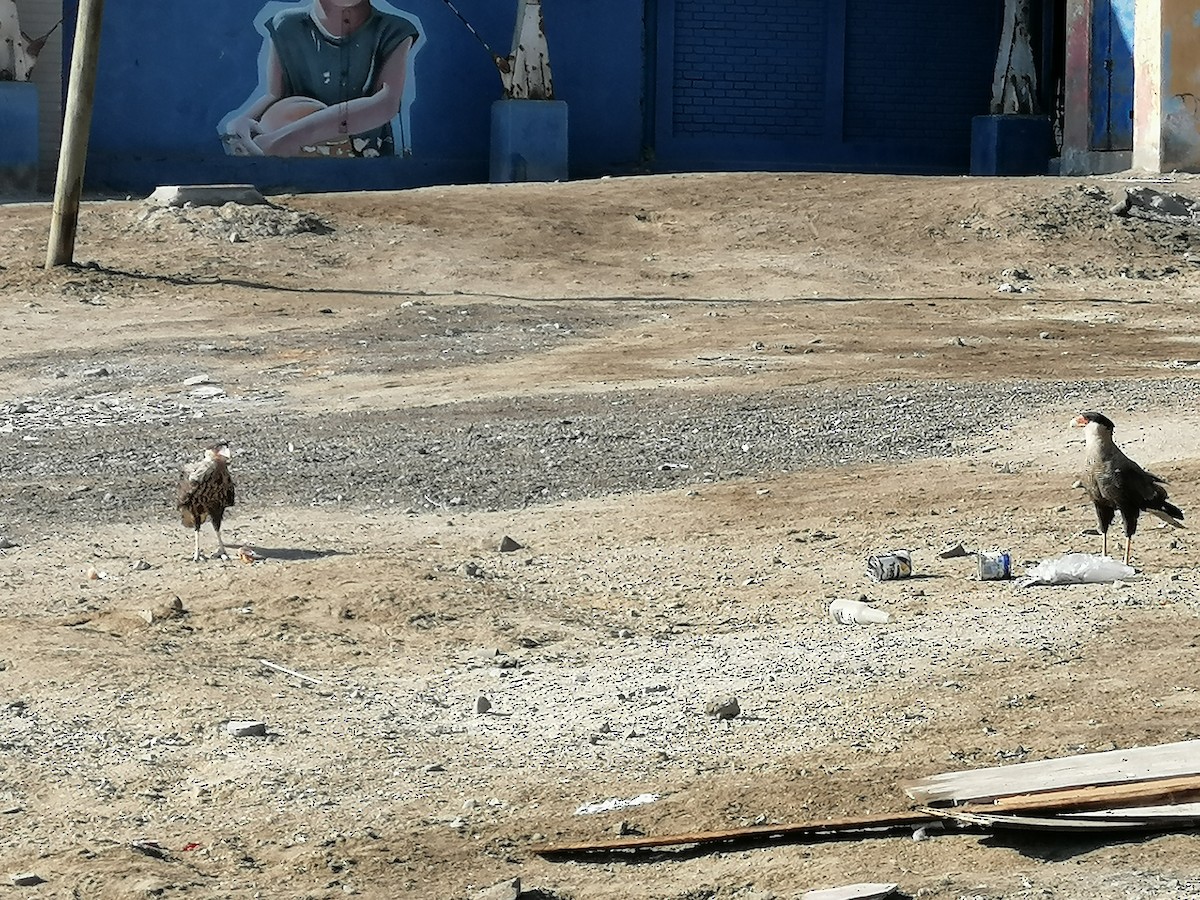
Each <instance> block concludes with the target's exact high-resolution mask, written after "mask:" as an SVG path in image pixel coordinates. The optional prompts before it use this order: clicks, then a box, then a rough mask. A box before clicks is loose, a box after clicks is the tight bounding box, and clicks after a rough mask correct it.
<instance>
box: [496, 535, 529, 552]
mask: <svg viewBox="0 0 1200 900" xmlns="http://www.w3.org/2000/svg"><path fill="white" fill-rule="evenodd" d="M523 549H525V548H524V546H523V545H522V544H518V543H517V542H516V541H514V540H513V539H512V538H510V537H509V536H508V535H507V534H506V535H505V536H504V537H503V538H502V539H501V540H500V552H501V553H512V552H513V551H515V550H523Z"/></svg>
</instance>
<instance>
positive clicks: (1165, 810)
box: [1060, 803, 1200, 821]
mask: <svg viewBox="0 0 1200 900" xmlns="http://www.w3.org/2000/svg"><path fill="white" fill-rule="evenodd" d="M1060 815H1062V816H1064V817H1068V818H1081V819H1108V818H1122V817H1124V818H1129V819H1153V818H1159V817H1161V818H1167V819H1196V820H1197V821H1200V803H1172V804H1171V805H1170V806H1130V807H1126V808H1125V809H1093V810H1089V811H1088V812H1069V813H1060Z"/></svg>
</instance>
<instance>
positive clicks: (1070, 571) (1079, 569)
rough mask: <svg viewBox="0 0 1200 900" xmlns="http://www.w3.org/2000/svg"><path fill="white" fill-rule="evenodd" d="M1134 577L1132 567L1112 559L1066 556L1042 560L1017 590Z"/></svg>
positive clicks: (1091, 556)
mask: <svg viewBox="0 0 1200 900" xmlns="http://www.w3.org/2000/svg"><path fill="white" fill-rule="evenodd" d="M1135 574H1137V573H1136V572H1135V571H1134V569H1133V568H1132V567H1131V566H1127V565H1125V563H1123V562H1121V561H1119V560H1116V559H1113V558H1112V557H1111V556H1096V555H1094V554H1092V553H1068V554H1066V555H1065V556H1059V557H1057V558H1055V559H1043V560H1042V561H1041V562H1040V563H1038V564H1037V565H1036V566H1034V567H1033V568H1032V569H1030V570H1029V571H1027V572H1026V573H1025V577H1024V578H1022V579H1021V581H1020V583H1019V587H1029V586H1030V585H1034V584H1103V583H1105V582H1109V581H1126V580H1128V579H1130V578H1132V577H1133V576H1134V575H1135Z"/></svg>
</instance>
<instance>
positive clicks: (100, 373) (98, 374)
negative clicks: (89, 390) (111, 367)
mask: <svg viewBox="0 0 1200 900" xmlns="http://www.w3.org/2000/svg"><path fill="white" fill-rule="evenodd" d="M111 374H112V372H110V371H108V369H106V368H104V366H97V367H96V368H94V369H84V370H83V377H84V378H107V377H108V376H109V375H111Z"/></svg>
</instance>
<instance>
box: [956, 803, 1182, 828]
mask: <svg viewBox="0 0 1200 900" xmlns="http://www.w3.org/2000/svg"><path fill="white" fill-rule="evenodd" d="M963 808H964V807H961V806H952V807H949V808H946V809H939V810H938V812H940V813H942V814H943V815H944V816H945V817H946V818H947V819H952V820H954V821H956V822H962V823H963V824H966V825H975V826H977V827H980V828H986V829H988V830H989V831H994V830H997V829H1012V830H1020V831H1067V832H1080V831H1085V832H1107V833H1120V832H1130V831H1171V830H1174V829H1178V828H1194V827H1196V825H1198V824H1200V816H1179V817H1172V818H1168V817H1166V816H1147V817H1143V818H1133V817H1114V818H1091V819H1082V818H1076V817H1075V816H1055V815H1049V816H1027V815H1021V814H1019V813H1005V814H988V813H969V812H963V811H962V810H963Z"/></svg>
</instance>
